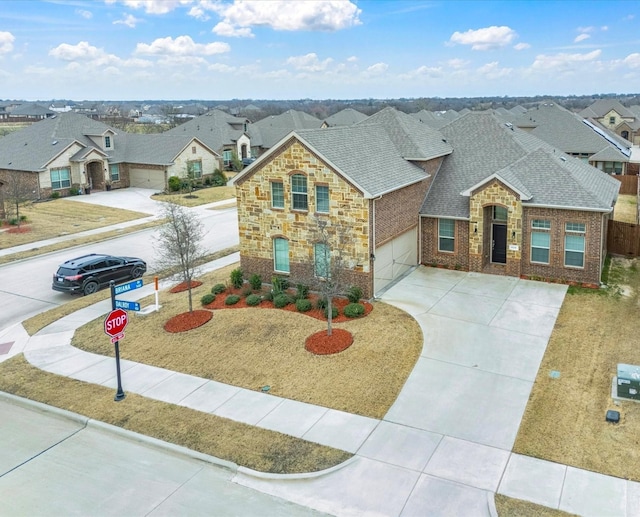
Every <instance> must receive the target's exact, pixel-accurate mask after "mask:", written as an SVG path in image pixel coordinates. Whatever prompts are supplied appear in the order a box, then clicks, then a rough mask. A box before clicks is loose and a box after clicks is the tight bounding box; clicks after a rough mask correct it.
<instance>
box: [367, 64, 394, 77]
mask: <svg viewBox="0 0 640 517" xmlns="http://www.w3.org/2000/svg"><path fill="white" fill-rule="evenodd" d="M388 69H389V65H388V64H387V63H376V64H375V65H371V66H370V67H368V68H367V69H366V71H365V74H366V75H367V76H372V75H381V74H384V73H385V72H386V71H387V70H388Z"/></svg>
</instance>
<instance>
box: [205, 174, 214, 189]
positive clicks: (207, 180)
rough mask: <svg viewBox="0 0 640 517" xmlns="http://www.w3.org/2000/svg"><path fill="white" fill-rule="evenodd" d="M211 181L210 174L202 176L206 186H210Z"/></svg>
mask: <svg viewBox="0 0 640 517" xmlns="http://www.w3.org/2000/svg"><path fill="white" fill-rule="evenodd" d="M211 183H213V180H212V179H211V176H206V177H205V178H204V184H205V185H206V186H207V187H210V186H211Z"/></svg>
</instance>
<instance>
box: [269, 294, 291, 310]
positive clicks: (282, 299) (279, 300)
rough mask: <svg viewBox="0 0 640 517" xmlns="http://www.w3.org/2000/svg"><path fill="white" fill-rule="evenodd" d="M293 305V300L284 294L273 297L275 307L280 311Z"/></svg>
mask: <svg viewBox="0 0 640 517" xmlns="http://www.w3.org/2000/svg"><path fill="white" fill-rule="evenodd" d="M290 303H291V299H290V298H289V297H288V296H287V295H286V294H284V293H280V294H277V295H276V296H274V297H273V305H274V306H275V307H277V308H278V309H282V308H283V307H286V306H287V305H289V304H290Z"/></svg>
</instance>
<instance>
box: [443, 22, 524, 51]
mask: <svg viewBox="0 0 640 517" xmlns="http://www.w3.org/2000/svg"><path fill="white" fill-rule="evenodd" d="M517 37H518V34H517V32H516V31H514V30H513V29H511V28H509V27H506V26H504V25H503V26H501V27H496V26H495V25H493V26H491V27H485V28H484V29H478V30H468V31H467V32H457V31H456V32H454V33H453V34H452V35H451V38H450V39H449V41H450V42H451V43H454V44H455V43H457V44H460V45H471V50H492V49H497V48H501V47H505V46H507V45H509V44H510V43H511V42H512V41H513V40H514V39H515V38H517Z"/></svg>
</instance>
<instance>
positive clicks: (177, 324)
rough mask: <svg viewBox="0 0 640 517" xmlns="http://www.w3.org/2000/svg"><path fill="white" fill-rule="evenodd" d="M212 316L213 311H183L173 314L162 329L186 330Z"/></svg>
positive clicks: (172, 331) (173, 331)
mask: <svg viewBox="0 0 640 517" xmlns="http://www.w3.org/2000/svg"><path fill="white" fill-rule="evenodd" d="M211 318H213V312H211V311H203V310H200V311H193V312H183V313H182V314H178V315H177V316H174V317H173V318H171V319H170V320H169V321H167V322H166V323H165V324H164V329H165V330H166V331H167V332H171V333H176V332H186V331H187V330H192V329H195V328H198V327H201V326H202V325H204V324H205V323H206V322H207V321H209V320H210V319H211Z"/></svg>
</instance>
